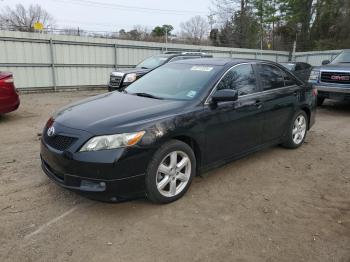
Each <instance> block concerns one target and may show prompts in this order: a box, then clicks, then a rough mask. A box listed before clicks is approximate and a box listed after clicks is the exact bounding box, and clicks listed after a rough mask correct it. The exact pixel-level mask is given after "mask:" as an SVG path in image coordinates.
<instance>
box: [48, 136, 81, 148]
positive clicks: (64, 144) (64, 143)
mask: <svg viewBox="0 0 350 262" xmlns="http://www.w3.org/2000/svg"><path fill="white" fill-rule="evenodd" d="M44 139H45V142H46V143H47V144H48V145H49V146H51V147H52V148H54V149H56V150H59V151H64V150H67V149H68V148H69V147H70V146H72V145H73V144H74V142H75V141H76V140H77V138H75V137H69V136H62V135H55V136H53V137H49V136H47V134H45V136H44Z"/></svg>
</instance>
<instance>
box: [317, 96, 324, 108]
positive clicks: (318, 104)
mask: <svg viewBox="0 0 350 262" xmlns="http://www.w3.org/2000/svg"><path fill="white" fill-rule="evenodd" d="M324 99H325V98H324V97H317V106H322V105H323V102H324Z"/></svg>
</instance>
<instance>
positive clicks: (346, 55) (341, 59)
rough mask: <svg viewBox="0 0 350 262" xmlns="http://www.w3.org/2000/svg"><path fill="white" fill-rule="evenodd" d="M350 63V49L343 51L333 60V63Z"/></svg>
mask: <svg viewBox="0 0 350 262" xmlns="http://www.w3.org/2000/svg"><path fill="white" fill-rule="evenodd" d="M338 63H350V51H346V52H345V51H343V52H341V53H340V54H339V55H338V56H337V57H336V58H335V59H334V60H333V61H332V64H338Z"/></svg>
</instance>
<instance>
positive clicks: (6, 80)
mask: <svg viewBox="0 0 350 262" xmlns="http://www.w3.org/2000/svg"><path fill="white" fill-rule="evenodd" d="M4 82H5V83H13V82H14V81H13V77H8V78H6V79H5V80H4Z"/></svg>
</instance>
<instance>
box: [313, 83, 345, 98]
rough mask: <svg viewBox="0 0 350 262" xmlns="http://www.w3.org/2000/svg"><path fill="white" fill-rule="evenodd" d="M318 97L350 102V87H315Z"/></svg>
mask: <svg viewBox="0 0 350 262" xmlns="http://www.w3.org/2000/svg"><path fill="white" fill-rule="evenodd" d="M315 87H316V88H317V91H318V96H319V97H321V98H329V99H336V100H350V87H348V86H347V87H339V86H331V85H329V86H328V85H327V86H325V85H315Z"/></svg>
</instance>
